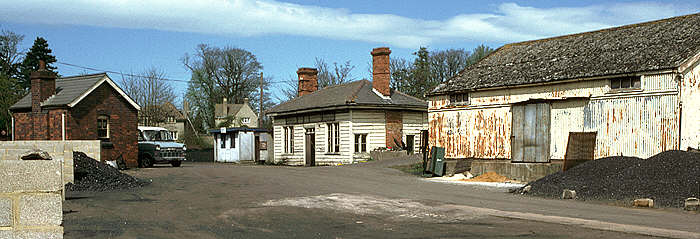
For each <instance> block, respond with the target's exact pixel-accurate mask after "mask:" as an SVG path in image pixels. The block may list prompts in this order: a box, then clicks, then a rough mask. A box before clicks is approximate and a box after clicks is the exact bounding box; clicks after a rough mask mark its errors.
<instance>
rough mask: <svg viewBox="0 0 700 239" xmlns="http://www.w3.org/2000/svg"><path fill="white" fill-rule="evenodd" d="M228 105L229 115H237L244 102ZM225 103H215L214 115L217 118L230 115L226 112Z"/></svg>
mask: <svg viewBox="0 0 700 239" xmlns="http://www.w3.org/2000/svg"><path fill="white" fill-rule="evenodd" d="M226 105H227V106H226V107H228V110H227V111H228V115H236V114H238V111H240V110H241V108H243V104H228V103H227V104H226ZM224 112H225V111H224V104H216V105H214V117H215V118H223V117H226V116H228V115H226V114H224Z"/></svg>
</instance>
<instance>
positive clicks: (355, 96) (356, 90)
mask: <svg viewBox="0 0 700 239" xmlns="http://www.w3.org/2000/svg"><path fill="white" fill-rule="evenodd" d="M357 82H360V83H362V84H360V87H357V89H355V90H354V91H353V92H352V94H351V95H350V99H345V102H346V103H347V102H354V101H355V100H356V99H357V93H360V90H362V88H363V87H365V85H366V84H367V83H369V81H368V80H366V79H362V80H358V81H357Z"/></svg>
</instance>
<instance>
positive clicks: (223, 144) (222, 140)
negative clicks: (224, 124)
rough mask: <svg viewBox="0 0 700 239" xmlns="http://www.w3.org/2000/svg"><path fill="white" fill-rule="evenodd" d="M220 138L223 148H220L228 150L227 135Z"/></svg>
mask: <svg viewBox="0 0 700 239" xmlns="http://www.w3.org/2000/svg"><path fill="white" fill-rule="evenodd" d="M220 138H221V146H220V147H221V148H222V149H225V148H226V135H225V134H222V135H221V136H220Z"/></svg>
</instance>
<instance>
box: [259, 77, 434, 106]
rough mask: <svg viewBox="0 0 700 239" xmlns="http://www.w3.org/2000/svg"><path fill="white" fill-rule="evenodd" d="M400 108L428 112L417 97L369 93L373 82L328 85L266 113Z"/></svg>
mask: <svg viewBox="0 0 700 239" xmlns="http://www.w3.org/2000/svg"><path fill="white" fill-rule="evenodd" d="M345 106H346V107H377V108H383V107H397V108H398V107H403V108H410V109H413V110H422V111H427V110H428V104H427V103H426V102H425V101H423V100H421V99H418V98H415V97H413V96H409V95H406V94H404V93H401V92H399V91H396V90H393V89H392V90H391V97H390V99H384V98H382V97H379V95H377V94H376V93H374V91H372V82H370V81H368V80H359V81H353V82H350V83H345V84H342V85H334V86H329V87H326V88H324V89H321V90H318V91H316V92H313V93H311V94H308V95H304V96H301V97H296V98H294V99H291V100H289V101H287V102H284V103H281V104H279V105H277V106H275V107H273V108H272V109H270V110H268V111H267V113H268V114H285V113H294V112H296V111H302V110H313V109H323V108H329V107H345Z"/></svg>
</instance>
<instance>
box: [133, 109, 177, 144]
mask: <svg viewBox="0 0 700 239" xmlns="http://www.w3.org/2000/svg"><path fill="white" fill-rule="evenodd" d="M183 105H185V106H186V105H187V102H184V103H183ZM159 108H160V109H159V112H161V113H162V114H163V122H160V123H155V122H153V121H152V119H150V118H149V117H147V116H143V115H139V126H156V127H163V128H165V129H167V130H168V131H169V132H170V134H172V137H173V139H175V140H176V141H178V142H181V143H182V142H184V136H185V130H188V129H187V128H186V127H188V125H187V118H185V115H184V114H183V112H182V111H180V110H179V109H177V107H175V105H173V104H172V103H170V102H166V103H165V104H163V105H161V106H159ZM184 108H187V107H184Z"/></svg>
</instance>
